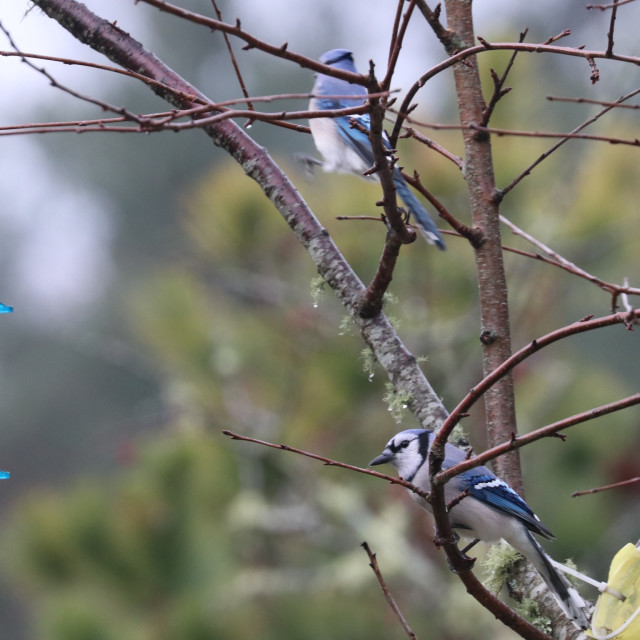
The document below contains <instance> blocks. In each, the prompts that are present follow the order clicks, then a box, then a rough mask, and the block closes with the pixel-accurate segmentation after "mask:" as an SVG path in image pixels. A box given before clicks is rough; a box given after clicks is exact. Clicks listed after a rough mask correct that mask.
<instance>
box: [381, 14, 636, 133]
mask: <svg viewBox="0 0 640 640" xmlns="http://www.w3.org/2000/svg"><path fill="white" fill-rule="evenodd" d="M418 6H419V5H418ZM497 50H507V51H526V52H528V53H556V54H558V55H563V56H570V57H578V58H584V59H585V60H587V61H590V60H594V59H595V58H610V59H612V60H618V61H619V62H626V63H629V64H633V65H636V66H640V57H637V56H624V55H618V54H613V55H611V56H608V55H607V53H606V51H592V50H586V49H581V48H578V47H559V46H556V45H550V44H530V43H526V42H485V43H484V44H482V45H476V46H473V47H468V48H466V49H463V50H462V51H459V52H457V53H455V54H453V55H451V56H450V57H449V58H447V59H446V60H443V61H442V62H440V63H439V64H437V65H436V66H434V67H432V68H431V69H429V71H427V72H426V73H425V74H423V75H422V76H421V77H420V78H419V79H418V80H417V81H416V82H415V83H414V84H413V86H412V87H411V88H410V89H409V91H408V92H407V94H406V96H405V98H404V100H403V101H402V105H401V106H400V108H399V111H400V113H401V114H408V113H410V111H411V109H410V105H411V103H412V102H413V100H414V98H415V95H416V93H417V92H418V91H419V90H420V89H421V88H422V87H424V85H425V84H426V83H427V82H428V81H429V80H430V79H431V78H433V77H435V76H436V75H438V74H439V73H442V72H443V71H445V70H446V69H448V68H449V67H452V66H454V65H455V64H457V63H458V62H462V61H464V60H466V59H467V58H470V57H472V56H475V55H477V54H479V53H483V52H485V51H497ZM403 124H404V116H402V115H401V116H400V117H398V119H397V121H396V124H395V126H394V129H393V133H392V135H391V136H390V138H391V139H392V140H394V139H397V136H398V134H399V132H400V129H401V128H402V125H403Z"/></svg>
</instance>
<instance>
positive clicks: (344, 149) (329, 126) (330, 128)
mask: <svg viewBox="0 0 640 640" xmlns="http://www.w3.org/2000/svg"><path fill="white" fill-rule="evenodd" d="M320 62H322V63H324V64H328V65H331V66H332V67H335V68H336V69H344V70H345V71H351V72H353V73H357V71H356V67H355V65H354V64H353V56H352V54H351V52H350V51H347V50H346V49H333V50H332V51H327V53H325V54H323V55H322V56H321V57H320ZM312 93H313V95H314V97H313V98H312V99H311V102H310V103H309V109H310V110H312V111H321V110H333V109H345V108H347V107H359V106H361V105H362V104H363V103H364V102H365V100H366V99H367V91H366V89H365V88H364V87H362V86H360V85H357V84H350V83H349V82H346V81H345V80H338V78H332V77H331V76H326V75H323V74H318V75H317V78H316V83H315V85H314V86H313V90H312ZM322 96H353V98H341V99H335V98H323V97H322ZM353 121H355V122H357V123H358V125H359V126H360V127H362V129H364V130H366V131H369V130H370V128H371V126H370V125H371V120H370V118H369V114H368V113H365V114H363V115H355V116H341V117H339V118H311V119H310V120H309V126H310V127H311V134H312V135H313V141H314V143H315V145H316V147H317V148H318V151H319V152H320V153H321V154H322V156H323V157H324V162H323V163H320V162H318V161H316V163H317V164H322V165H323V168H324V170H325V171H338V172H340V173H355V174H357V175H359V176H360V177H365V176H363V173H364V172H365V171H367V170H368V169H371V167H372V166H373V164H374V158H373V151H372V150H371V143H370V142H369V137H368V135H367V134H366V133H364V132H363V131H362V130H361V129H359V128H358V127H355V126H353V125H352V124H351V123H352V122H353ZM383 139H384V144H385V145H386V147H387V148H388V149H391V145H390V144H389V139H388V138H387V136H386V134H384V136H383ZM366 177H367V178H369V179H374V180H375V179H376V176H375V175H374V176H366ZM393 182H394V184H395V186H396V190H397V192H398V195H399V196H400V197H401V198H402V200H403V201H404V203H405V205H407V208H408V209H409V213H411V214H412V215H413V217H414V218H415V219H416V221H417V223H418V225H419V229H420V232H421V233H422V235H423V236H424V237H425V239H426V240H427V242H429V243H430V244H436V245H438V247H440V249H444V248H445V247H444V242H443V240H442V235H441V234H440V231H438V228H437V227H436V225H435V224H434V222H433V220H431V218H430V217H429V214H428V213H427V212H426V211H425V210H424V208H423V207H422V205H421V204H420V202H419V201H418V199H417V198H416V197H415V196H414V195H413V193H411V191H410V190H409V187H408V186H407V183H406V182H405V180H404V178H403V177H402V174H401V173H400V169H398V168H397V167H394V168H393Z"/></svg>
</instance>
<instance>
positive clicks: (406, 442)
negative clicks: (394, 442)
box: [400, 440, 409, 449]
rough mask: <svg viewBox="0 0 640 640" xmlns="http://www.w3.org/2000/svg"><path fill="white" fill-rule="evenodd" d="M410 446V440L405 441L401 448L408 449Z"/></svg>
mask: <svg viewBox="0 0 640 640" xmlns="http://www.w3.org/2000/svg"><path fill="white" fill-rule="evenodd" d="M408 446H409V440H403V441H402V442H401V443H400V448H401V449H406V448H407V447H408Z"/></svg>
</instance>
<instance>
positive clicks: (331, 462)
mask: <svg viewBox="0 0 640 640" xmlns="http://www.w3.org/2000/svg"><path fill="white" fill-rule="evenodd" d="M222 433H223V435H225V436H228V437H229V438H231V439H232V440H241V441H243V442H253V443H254V444H259V445H262V446H263V447H269V448H271V449H280V450H281V451H289V452H291V453H297V454H298V455H301V456H305V457H306V458H312V459H313V460H319V461H320V462H322V464H324V465H326V466H328V467H339V468H340V469H347V470H348V471H356V472H357V473H364V474H365V475H368V476H374V477H376V478H382V480H386V481H387V482H390V483H391V484H399V485H400V486H401V487H404V488H405V489H409V491H413V493H415V494H417V495H419V496H420V497H421V498H424V499H425V500H426V499H427V498H428V497H429V494H428V493H426V492H425V491H423V490H422V489H420V488H419V487H416V486H415V485H413V484H411V483H410V482H407V481H406V480H403V479H402V478H397V477H395V476H388V475H386V474H384V473H380V472H378V471H373V469H363V468H362V467H356V466H354V465H352V464H346V463H345V462H338V461H337V460H333V459H331V458H326V457H325V456H320V455H318V454H317V453H311V452H309V451H304V450H303V449H296V448H295V447H290V446H289V445H287V444H274V443H273V442H267V441H266V440H258V439H257V438H252V437H250V436H243V435H241V434H239V433H234V432H233V431H229V430H228V429H225V430H223V431H222Z"/></svg>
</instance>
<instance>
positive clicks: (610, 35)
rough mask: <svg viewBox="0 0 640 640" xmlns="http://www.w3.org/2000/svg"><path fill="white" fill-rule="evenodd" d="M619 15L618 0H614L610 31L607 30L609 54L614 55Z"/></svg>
mask: <svg viewBox="0 0 640 640" xmlns="http://www.w3.org/2000/svg"><path fill="white" fill-rule="evenodd" d="M617 15H618V0H613V7H611V20H610V21H609V31H608V32H607V56H608V57H611V56H612V55H613V32H614V30H615V26H616V16H617Z"/></svg>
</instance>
